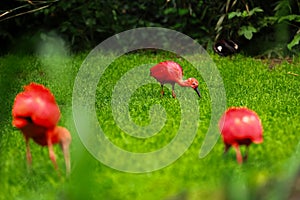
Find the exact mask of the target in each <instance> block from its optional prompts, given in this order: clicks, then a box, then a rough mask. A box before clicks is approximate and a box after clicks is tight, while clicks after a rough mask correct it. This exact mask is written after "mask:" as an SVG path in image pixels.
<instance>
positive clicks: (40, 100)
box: [12, 83, 71, 173]
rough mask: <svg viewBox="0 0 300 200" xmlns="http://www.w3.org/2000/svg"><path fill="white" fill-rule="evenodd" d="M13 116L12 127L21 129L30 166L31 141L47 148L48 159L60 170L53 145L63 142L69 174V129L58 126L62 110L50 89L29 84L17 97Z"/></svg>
mask: <svg viewBox="0 0 300 200" xmlns="http://www.w3.org/2000/svg"><path fill="white" fill-rule="evenodd" d="M12 116H13V122H12V124H13V126H15V127H16V128H19V129H20V130H21V131H22V133H23V135H24V138H25V141H26V147H27V152H26V155H27V161H28V164H31V154H30V149H29V139H30V138H31V139H33V140H34V141H35V142H36V143H37V144H39V145H41V146H48V148H49V156H50V158H51V160H52V162H53V164H54V166H55V168H57V164H56V158H55V154H54V151H53V148H52V145H53V144H57V143H60V144H61V147H62V149H63V153H64V156H65V162H66V168H67V173H68V172H69V170H70V158H69V144H70V142H71V134H70V133H69V131H68V130H67V129H66V128H63V127H60V126H57V123H58V121H59V119H60V110H59V107H58V105H57V103H56V101H55V98H54V96H53V94H52V93H51V92H50V90H49V89H48V88H46V87H45V86H43V85H40V84H37V83H30V84H29V85H26V86H25V87H24V91H23V92H20V93H19V94H18V95H17V96H16V98H15V101H14V105H13V109H12Z"/></svg>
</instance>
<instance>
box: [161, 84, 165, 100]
mask: <svg viewBox="0 0 300 200" xmlns="http://www.w3.org/2000/svg"><path fill="white" fill-rule="evenodd" d="M160 93H161V97H163V96H164V95H165V92H164V85H163V84H161V92H160Z"/></svg>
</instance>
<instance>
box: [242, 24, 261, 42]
mask: <svg viewBox="0 0 300 200" xmlns="http://www.w3.org/2000/svg"><path fill="white" fill-rule="evenodd" d="M256 32H257V29H256V28H254V27H253V26H242V27H241V28H240V30H239V31H238V34H239V35H243V36H244V37H245V38H247V39H248V40H251V38H252V37H253V33H256Z"/></svg>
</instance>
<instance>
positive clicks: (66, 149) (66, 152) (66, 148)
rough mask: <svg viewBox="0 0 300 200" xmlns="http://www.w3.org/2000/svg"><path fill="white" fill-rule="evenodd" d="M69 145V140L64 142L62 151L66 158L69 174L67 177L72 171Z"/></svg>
mask: <svg viewBox="0 0 300 200" xmlns="http://www.w3.org/2000/svg"><path fill="white" fill-rule="evenodd" d="M69 145H70V141H67V140H66V141H63V142H62V143H61V149H62V151H63V154H64V158H65V164H66V173H67V175H69V174H70V170H71V162H70V152H69Z"/></svg>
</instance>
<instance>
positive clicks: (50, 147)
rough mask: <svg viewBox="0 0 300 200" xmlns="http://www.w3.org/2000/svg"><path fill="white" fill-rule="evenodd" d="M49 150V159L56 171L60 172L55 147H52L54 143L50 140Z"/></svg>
mask: <svg viewBox="0 0 300 200" xmlns="http://www.w3.org/2000/svg"><path fill="white" fill-rule="evenodd" d="M47 143H48V150H49V157H50V159H51V161H52V163H53V165H54V168H55V169H56V170H58V167H57V163H56V156H55V153H54V150H53V145H52V141H51V139H49V138H48V141H47Z"/></svg>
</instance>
